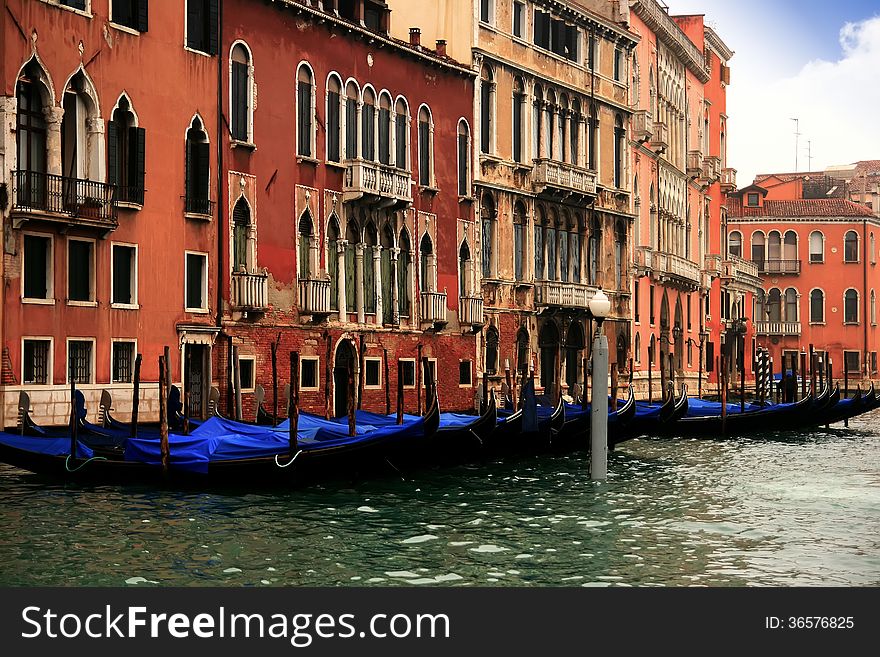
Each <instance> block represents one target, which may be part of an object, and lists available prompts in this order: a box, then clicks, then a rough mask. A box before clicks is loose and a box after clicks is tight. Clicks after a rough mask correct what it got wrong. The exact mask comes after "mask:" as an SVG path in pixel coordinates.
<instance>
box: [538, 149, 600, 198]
mask: <svg viewBox="0 0 880 657" xmlns="http://www.w3.org/2000/svg"><path fill="white" fill-rule="evenodd" d="M532 186H533V187H534V189H535V191H536V192H537V193H538V194H547V195H549V196H553V197H561V198H565V197H568V196H579V197H581V198H583V199H585V200H591V199H594V198H595V197H596V172H595V171H591V170H590V169H584V168H582V167H579V166H575V165H573V164H567V163H565V162H559V161H558V160H550V159H547V158H541V159H537V160H535V168H534V169H533V170H532Z"/></svg>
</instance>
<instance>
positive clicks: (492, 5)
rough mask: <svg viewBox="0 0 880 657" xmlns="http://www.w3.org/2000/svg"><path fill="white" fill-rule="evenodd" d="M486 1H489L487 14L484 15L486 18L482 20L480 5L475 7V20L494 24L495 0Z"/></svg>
mask: <svg viewBox="0 0 880 657" xmlns="http://www.w3.org/2000/svg"><path fill="white" fill-rule="evenodd" d="M488 3H489V8H488V10H489V15H488V16H486V20H483V17H482V13H483V8H482V6H478V7H477V20H478V21H479V22H480V23H482V24H483V25H495V0H488Z"/></svg>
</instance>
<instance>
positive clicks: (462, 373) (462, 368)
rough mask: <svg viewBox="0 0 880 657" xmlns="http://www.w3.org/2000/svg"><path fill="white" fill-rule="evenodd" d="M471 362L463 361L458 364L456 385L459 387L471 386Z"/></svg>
mask: <svg viewBox="0 0 880 657" xmlns="http://www.w3.org/2000/svg"><path fill="white" fill-rule="evenodd" d="M471 370H472V367H471V361H469V360H463V361H461V362H460V363H459V364H458V385H460V386H470V385H473V377H472V374H471Z"/></svg>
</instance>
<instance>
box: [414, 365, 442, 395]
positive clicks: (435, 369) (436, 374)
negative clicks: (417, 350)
mask: <svg viewBox="0 0 880 657" xmlns="http://www.w3.org/2000/svg"><path fill="white" fill-rule="evenodd" d="M428 363H429V364H430V365H431V366H432V367H433V368H434V377H435V378H437V377H438V375H439V372H440V370H438V369H437V359H436V358H428ZM419 367H421V364H419ZM416 374H418V372H416ZM416 380H418V378H417V379H416ZM425 383H426V381H425V377H424V375H422V388H424V387H425ZM434 383H438V382H437V381H435V382H434Z"/></svg>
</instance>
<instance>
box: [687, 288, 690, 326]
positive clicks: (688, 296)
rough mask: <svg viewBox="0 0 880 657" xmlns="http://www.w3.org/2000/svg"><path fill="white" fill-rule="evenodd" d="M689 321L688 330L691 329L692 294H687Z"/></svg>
mask: <svg viewBox="0 0 880 657" xmlns="http://www.w3.org/2000/svg"><path fill="white" fill-rule="evenodd" d="M687 322H688V331H690V330H691V295H690V294H689V295H687Z"/></svg>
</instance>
